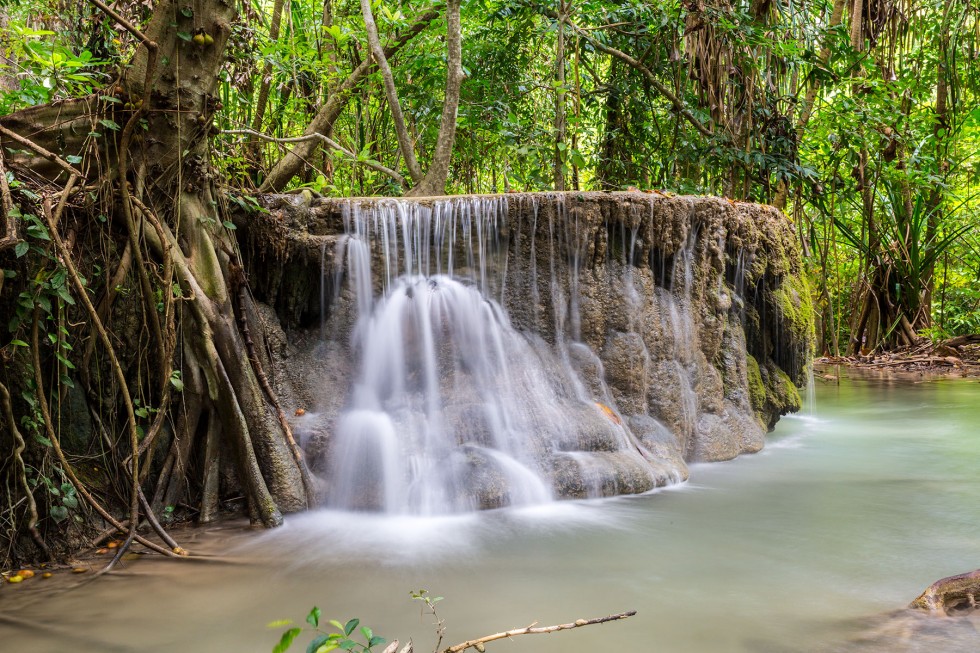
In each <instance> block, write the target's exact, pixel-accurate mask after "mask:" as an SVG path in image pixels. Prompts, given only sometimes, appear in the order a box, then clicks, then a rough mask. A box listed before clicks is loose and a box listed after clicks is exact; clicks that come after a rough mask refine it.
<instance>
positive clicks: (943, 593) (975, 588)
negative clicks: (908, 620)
mask: <svg viewBox="0 0 980 653" xmlns="http://www.w3.org/2000/svg"><path fill="white" fill-rule="evenodd" d="M978 595H980V569H977V570H975V571H970V572H967V573H965V574H958V575H956V576H949V577H947V578H941V579H939V580H937V581H936V582H935V583H933V584H932V585H930V586H929V587H927V588H926V591H924V592H923V593H922V594H920V595H919V596H918V597H917V598H916V599H915V600H914V601H912V603H910V604H909V607H910V608H913V609H919V610H927V611H929V612H932V613H935V614H940V615H943V616H948V615H949V613H950V611H952V610H957V609H964V608H966V607H969V608H971V609H973V608H976V607H977V600H976V599H977V596H978Z"/></svg>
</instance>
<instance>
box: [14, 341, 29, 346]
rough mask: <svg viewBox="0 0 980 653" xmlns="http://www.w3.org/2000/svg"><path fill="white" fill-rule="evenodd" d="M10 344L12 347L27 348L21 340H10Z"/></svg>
mask: <svg viewBox="0 0 980 653" xmlns="http://www.w3.org/2000/svg"><path fill="white" fill-rule="evenodd" d="M10 344H12V345H13V346H14V347H26V346H27V343H26V342H24V341H23V340H11V341H10Z"/></svg>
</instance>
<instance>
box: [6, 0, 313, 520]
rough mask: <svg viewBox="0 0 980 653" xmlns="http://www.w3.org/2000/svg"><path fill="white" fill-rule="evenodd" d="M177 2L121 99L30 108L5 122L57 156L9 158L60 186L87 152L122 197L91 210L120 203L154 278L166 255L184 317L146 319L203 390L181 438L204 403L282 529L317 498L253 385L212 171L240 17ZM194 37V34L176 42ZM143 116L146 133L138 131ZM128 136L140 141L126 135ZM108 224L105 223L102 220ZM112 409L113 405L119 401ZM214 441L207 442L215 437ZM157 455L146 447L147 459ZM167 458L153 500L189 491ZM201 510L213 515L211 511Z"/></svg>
mask: <svg viewBox="0 0 980 653" xmlns="http://www.w3.org/2000/svg"><path fill="white" fill-rule="evenodd" d="M179 9H180V7H179V6H178V3H177V2H176V0H161V2H160V3H159V4H158V5H157V6H156V9H155V11H154V14H153V16H152V18H151V20H150V23H149V24H148V25H147V28H146V32H145V38H146V41H145V43H146V44H149V45H142V46H140V47H139V48H138V49H137V52H136V54H135V56H134V58H133V61H132V62H131V64H130V66H128V67H127V68H126V69H125V73H124V75H123V77H122V79H121V80H120V81H119V84H118V86H116V88H115V89H110V90H109V91H108V92H106V91H103V92H102V93H103V94H109V93H114V94H115V95H117V96H119V99H120V102H118V103H109V102H104V101H101V100H99V99H98V97H97V96H93V97H89V98H83V99H81V100H75V101H69V102H62V103H56V104H53V105H48V106H40V107H33V108H31V109H29V110H26V111H23V112H19V113H17V114H13V115H10V116H5V117H3V118H0V126H2V127H4V128H6V129H7V130H9V131H10V132H13V133H14V134H15V135H19V136H20V137H22V138H27V139H30V141H32V142H33V143H34V144H35V146H43V147H44V148H46V149H47V150H49V151H50V155H51V156H47V157H41V158H39V157H37V156H32V155H29V154H24V153H18V154H17V155H16V156H12V157H10V158H9V159H8V161H9V163H10V165H11V167H13V168H14V169H15V171H16V172H17V174H18V175H19V176H22V177H23V178H24V179H30V180H34V181H35V182H41V183H45V184H49V185H51V184H55V185H58V184H60V183H61V182H62V180H63V179H64V178H65V177H66V175H67V174H68V173H67V172H66V171H65V169H64V160H65V159H64V157H66V156H69V155H72V156H80V157H82V158H83V161H82V163H81V164H80V166H79V167H80V168H81V169H82V171H83V172H84V174H85V175H86V177H87V180H88V181H89V182H90V183H95V184H112V186H113V187H114V188H115V189H116V192H115V195H116V196H115V197H110V199H108V200H107V202H108V206H105V205H103V206H97V207H95V210H96V211H99V212H105V213H106V214H108V215H110V216H112V215H116V216H118V215H119V213H120V211H121V213H122V214H123V215H124V216H125V217H126V218H127V221H131V222H134V223H135V226H134V227H133V228H130V229H129V230H128V233H130V234H139V235H141V238H143V239H145V240H143V241H140V242H137V244H136V248H135V250H134V251H142V250H143V247H144V245H146V246H148V247H149V251H150V252H153V253H154V254H155V256H156V257H157V258H158V260H157V261H146V265H148V266H151V267H152V269H153V270H154V271H155V274H154V276H156V273H157V272H158V271H159V270H160V269H161V267H160V261H163V263H164V264H163V266H162V269H163V270H165V271H170V274H172V275H173V276H174V277H175V278H176V280H177V283H178V285H179V287H180V294H181V295H182V297H183V300H184V301H183V302H182V305H184V306H186V307H188V308H189V309H190V310H187V311H178V312H177V317H176V318H174V317H170V318H169V319H168V318H167V317H166V316H167V315H168V313H167V310H165V311H164V317H160V316H159V315H158V314H157V311H156V310H154V311H152V312H149V311H148V312H146V313H145V315H146V317H147V318H148V319H151V320H156V319H159V320H160V321H161V323H160V324H159V325H157V326H158V328H157V329H153V330H152V333H154V334H156V335H154V337H153V339H154V340H161V341H164V342H168V341H169V343H170V344H168V345H166V346H163V347H162V349H160V351H164V352H172V351H174V350H175V349H176V347H175V346H174V344H173V342H174V341H173V340H172V339H173V338H175V337H176V336H175V334H177V333H180V334H182V337H183V342H184V345H183V347H182V348H180V349H179V350H180V351H182V352H183V365H182V366H181V367H183V369H184V377H185V378H187V379H189V380H190V379H193V378H198V377H200V378H201V379H202V380H203V387H202V388H197V387H194V386H193V385H192V384H190V383H189V384H188V387H187V390H188V395H187V396H186V397H184V398H183V400H182V401H179V400H178V401H175V402H174V403H176V404H178V405H179V406H181V407H184V408H189V409H190V411H191V412H193V413H194V415H193V417H192V419H189V420H186V421H185V420H180V419H174V422H176V423H183V424H184V426H185V427H186V428H187V429H188V432H185V433H178V434H177V436H176V439H177V440H178V441H180V442H185V443H190V442H194V435H195V433H194V431H196V428H197V422H198V419H199V417H200V415H201V413H202V411H203V412H204V413H205V417H204V419H207V420H208V423H215V422H220V426H221V429H220V431H221V433H222V434H223V435H222V437H223V438H224V439H223V446H224V447H225V448H227V449H230V450H231V452H232V458H234V459H235V461H236V470H237V476H238V480H239V482H240V483H241V485H242V487H243V489H244V490H245V493H246V495H247V497H248V500H249V509H250V512H251V514H252V515H253V516H254V517H255V518H256V519H258V520H260V521H262V522H263V523H264V524H265V525H267V526H274V525H277V524H279V523H281V520H282V517H281V513H282V512H283V511H295V510H300V509H303V508H304V507H307V506H308V505H310V504H311V503H312V501H313V500H314V498H315V497H314V492H313V488H311V487H309V484H308V483H306V482H304V481H305V480H306V475H305V473H304V472H305V468H304V463H303V461H302V460H301V459H300V457H299V456H298V455H297V454H296V452H295V450H294V449H293V448H292V447H291V442H290V437H291V436H289V434H288V433H286V432H284V430H283V428H282V425H281V424H280V422H279V420H278V419H277V418H276V414H275V412H274V411H273V410H272V407H270V406H269V405H268V403H267V401H266V398H265V396H264V395H263V390H262V388H261V387H260V383H259V380H258V377H259V375H260V374H261V372H260V371H259V370H257V369H256V368H255V365H254V364H253V363H252V362H251V361H250V360H249V358H248V357H247V356H244V355H243V352H244V351H245V344H244V341H243V338H242V333H241V328H240V325H239V316H237V315H236V313H235V308H234V303H233V301H232V299H233V297H236V296H237V294H236V291H237V288H238V286H239V285H240V284H242V283H244V282H245V281H244V278H243V276H242V272H241V268H240V262H239V261H238V260H237V253H236V252H237V244H236V242H235V237H234V232H233V231H230V230H229V229H226V228H225V226H224V225H225V223H226V219H225V217H224V216H223V215H222V210H221V206H222V203H221V202H220V201H219V200H220V198H219V197H218V195H217V194H216V191H215V189H214V184H213V182H212V178H213V175H212V174H211V168H210V165H209V156H210V151H209V150H210V145H209V142H208V139H209V136H210V134H211V132H212V130H211V119H212V115H213V113H214V112H215V110H216V109H217V102H218V101H217V98H216V96H215V94H214V92H215V89H216V85H217V79H218V77H217V75H218V72H219V71H220V69H221V66H222V65H223V62H224V46H225V43H226V41H227V39H228V36H229V35H230V33H231V28H232V24H233V22H234V20H235V12H234V10H233V9H232V8H231V6H230V5H229V4H227V3H225V2H223V1H222V0H202V2H200V3H199V4H198V5H197V6H196V7H195V13H194V15H193V16H190V17H188V16H184V15H183V14H182V13H181V12H180V11H179ZM187 34H193V35H194V36H195V37H197V36H198V35H200V38H192V39H186V38H182V37H181V35H184V36H185V37H186V35H187ZM205 37H207V38H205ZM153 44H155V46H156V47H155V48H154V47H153ZM147 84H149V86H147ZM130 107H132V108H130ZM99 121H103V122H101V123H100V122H99ZM108 121H111V123H110V122H108ZM143 121H145V123H144V124H145V130H134V127H135V126H136V125H137V123H140V122H143ZM112 123H114V124H120V125H126V127H124V128H123V129H122V130H121V132H118V131H113V130H112V129H111V128H109V127H107V126H106V125H107V124H112ZM92 132H99V133H102V134H103V136H102V138H101V139H99V140H96V141H94V142H95V143H97V145H92V143H93V139H92V138H90V137H89V136H88V134H90V133H92ZM130 134H135V135H134V136H132V138H131V139H130V138H129V135H130ZM11 139H13V136H10V135H9V134H0V144H2V145H4V146H7V145H11V144H12V140H11ZM127 145H128V147H127ZM96 148H97V150H96ZM18 149H21V148H20V146H18ZM93 150H95V151H93ZM80 204H81V203H80ZM112 224H113V220H110V221H109V223H108V226H109V227H110V228H111V226H112ZM110 236H111V234H110ZM82 255H84V252H83V253H82ZM135 260H138V259H137V258H136V257H135V256H134V261H135ZM107 263H111V262H107ZM134 265H137V266H138V264H135V263H134ZM138 271H139V272H140V273H145V270H142V269H140V270H138ZM157 283H161V284H163V289H162V290H161V291H158V290H157V289H155V288H146V287H143V288H142V291H141V292H142V293H143V294H144V295H146V294H147V293H149V295H150V296H144V300H145V301H152V306H154V307H155V306H156V302H157V301H158V300H157V299H156V298H155V297H157V295H156V294H155V293H156V292H160V296H162V297H164V305H165V306H166V305H168V300H167V298H168V294H169V293H170V286H171V279H168V278H165V277H164V278H160V279H158V281H157ZM137 287H139V286H137ZM110 301H111V300H110ZM93 310H94V309H93ZM181 313H183V317H181V316H180V314H181ZM169 315H171V316H173V315H174V313H173V312H172V311H171V312H170V313H169ZM174 319H180V321H181V325H180V326H176V325H175V324H174V323H173V320H174ZM161 344H162V343H157V345H161ZM160 362H161V363H163V366H162V368H161V369H159V370H155V372H157V373H159V374H160V375H161V378H159V379H158V378H154V379H151V380H149V381H143V382H144V383H146V384H147V385H148V386H149V390H148V391H149V392H151V393H152V395H151V396H155V397H156V401H157V404H156V405H157V406H159V407H160V410H161V411H164V410H165V407H166V406H167V405H168V397H169V395H168V393H169V392H170V386H171V384H170V383H169V382H170V380H171V378H170V376H171V375H170V369H171V365H172V363H173V361H172V360H167V361H160ZM139 382H140V381H137V380H134V381H131V383H139ZM195 385H199V384H195ZM161 387H162V388H163V390H159V388H161ZM200 392H203V393H204V394H205V395H206V396H207V397H208V399H207V400H206V401H203V402H202V401H201V397H200V395H199V394H198V393H200ZM127 396H128V395H127ZM131 408H132V407H131V406H129V409H130V410H131ZM107 409H108V410H118V409H117V408H116V407H114V406H109V407H108V408H107ZM161 420H162V416H161ZM147 440H150V436H147ZM198 440H200V438H198ZM207 442H208V443H211V445H212V447H213V445H214V440H213V438H211V437H209V438H207ZM144 444H146V445H147V446H150V444H151V443H150V442H144ZM196 444H198V445H199V446H203V445H204V444H206V443H202V442H197V443H196ZM133 451H134V452H135V451H136V449H135V448H134V449H133ZM140 453H142V450H141V451H140V452H137V453H136V454H135V456H134V460H133V465H132V466H133V468H134V469H135V467H136V463H137V462H138V461H139V458H140V455H139V454H140ZM153 453H154V452H153V451H152V450H151V451H148V452H146V453H145V455H146V457H147V459H149V457H152V455H153ZM171 457H172V460H171V461H170V463H169V466H167V465H165V469H167V470H168V474H170V476H171V478H169V479H165V480H161V482H159V483H157V487H158V492H157V493H155V496H156V499H157V501H161V500H168V499H169V500H174V498H175V497H177V496H179V494H180V493H181V492H182V491H183V489H184V488H186V487H187V484H181V483H180V482H179V481H178V479H176V478H173V475H174V474H175V473H176V474H179V473H181V472H186V470H187V469H188V466H187V463H188V460H189V459H190V458H191V457H192V456H191V455H190V452H188V451H186V450H185V447H182V446H180V445H177V446H176V448H174V449H173V450H172V454H171ZM212 489H213V488H212ZM165 505H172V504H165ZM206 508H207V509H208V510H211V509H212V508H213V505H208V506H206ZM147 510H149V508H147ZM147 516H148V517H149V516H150V515H149V514H147Z"/></svg>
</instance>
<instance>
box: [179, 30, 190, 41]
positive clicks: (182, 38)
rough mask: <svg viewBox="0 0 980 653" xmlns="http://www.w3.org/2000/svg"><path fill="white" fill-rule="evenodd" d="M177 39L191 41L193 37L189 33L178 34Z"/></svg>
mask: <svg viewBox="0 0 980 653" xmlns="http://www.w3.org/2000/svg"><path fill="white" fill-rule="evenodd" d="M177 38H179V39H180V40H181V41H190V40H191V35H190V34H189V33H188V32H177Z"/></svg>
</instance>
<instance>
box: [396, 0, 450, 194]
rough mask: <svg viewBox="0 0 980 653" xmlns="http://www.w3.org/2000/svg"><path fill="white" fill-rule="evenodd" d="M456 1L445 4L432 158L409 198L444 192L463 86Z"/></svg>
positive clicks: (410, 192)
mask: <svg viewBox="0 0 980 653" xmlns="http://www.w3.org/2000/svg"><path fill="white" fill-rule="evenodd" d="M459 11H460V0H448V2H447V5H446V95H445V97H444V98H443V100H442V119H441V121H440V122H439V136H438V138H437V140H436V147H435V150H434V152H433V154H432V161H431V162H430V163H429V169H428V171H427V172H426V173H425V178H424V179H423V180H422V181H421V182H419V184H418V185H417V186H416V187H415V188H413V189H412V190H410V191H409V192H408V193H407V194H408V195H409V196H412V197H429V196H432V195H444V194H445V192H446V182H447V181H448V179H449V164H450V163H451V162H452V155H453V144H454V143H455V142H456V115H457V113H458V111H459V93H460V88H461V87H462V85H463V31H462V24H461V23H460V18H459Z"/></svg>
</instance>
